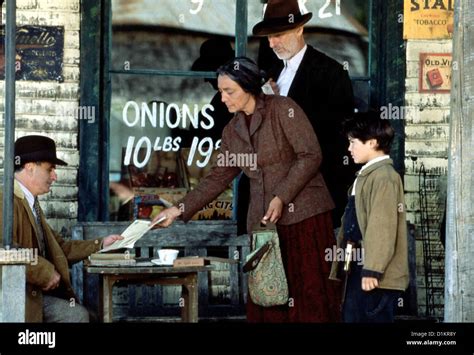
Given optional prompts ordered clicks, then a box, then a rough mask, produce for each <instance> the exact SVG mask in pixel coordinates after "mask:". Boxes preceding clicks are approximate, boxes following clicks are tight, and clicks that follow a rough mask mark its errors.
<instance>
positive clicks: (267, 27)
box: [253, 0, 313, 36]
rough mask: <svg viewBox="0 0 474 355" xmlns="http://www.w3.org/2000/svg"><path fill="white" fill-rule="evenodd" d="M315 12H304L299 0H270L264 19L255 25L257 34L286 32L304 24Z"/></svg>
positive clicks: (254, 31)
mask: <svg viewBox="0 0 474 355" xmlns="http://www.w3.org/2000/svg"><path fill="white" fill-rule="evenodd" d="M312 17H313V14H312V13H311V12H308V13H307V14H302V13H301V10H300V7H299V6H298V0H268V4H267V9H266V10H265V14H264V15H263V21H262V22H259V23H257V24H256V25H255V26H254V27H253V34H254V35H255V36H267V35H270V34H275V33H280V32H285V31H288V30H291V29H293V28H296V27H299V26H302V25H304V24H305V23H306V22H308V21H309V20H311V18H312Z"/></svg>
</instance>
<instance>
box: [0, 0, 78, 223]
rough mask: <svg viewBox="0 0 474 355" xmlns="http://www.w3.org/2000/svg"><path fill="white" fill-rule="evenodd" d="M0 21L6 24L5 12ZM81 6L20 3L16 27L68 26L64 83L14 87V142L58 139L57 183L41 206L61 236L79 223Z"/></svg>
mask: <svg viewBox="0 0 474 355" xmlns="http://www.w3.org/2000/svg"><path fill="white" fill-rule="evenodd" d="M2 17H3V18H5V6H3V14H2ZM80 18H81V15H80V0H17V26H23V25H36V26H64V56H63V78H64V81H63V82H57V81H25V80H19V81H17V83H16V138H17V137H21V136H24V135H30V134H39V135H45V136H48V137H50V138H52V139H54V140H55V141H56V143H57V146H58V155H59V158H60V159H63V160H65V161H66V162H68V163H69V165H68V166H67V167H58V169H57V174H58V181H57V183H55V184H54V185H53V187H52V190H51V192H50V193H49V194H47V195H44V196H42V198H41V199H40V201H41V205H42V207H43V209H44V211H45V213H46V216H47V218H48V221H49V222H50V224H51V226H52V227H53V228H54V229H56V230H57V231H58V232H59V231H61V229H62V228H63V227H65V228H66V229H69V228H70V226H71V225H72V224H74V223H75V221H76V218H77V170H78V166H79V151H78V149H79V148H78V127H79V124H78V117H77V112H78V105H79V58H80V55H79V51H80V48H79V37H80V36H79V30H80ZM0 100H1V102H0V112H1V120H0V121H1V126H0V155H1V158H2V159H3V144H4V132H3V127H4V122H3V114H4V81H2V82H0ZM2 169H3V163H2Z"/></svg>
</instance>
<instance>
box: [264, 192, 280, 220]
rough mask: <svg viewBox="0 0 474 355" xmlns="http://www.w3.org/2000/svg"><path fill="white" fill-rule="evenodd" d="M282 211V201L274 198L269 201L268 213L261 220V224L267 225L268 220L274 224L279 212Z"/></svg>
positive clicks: (276, 197)
mask: <svg viewBox="0 0 474 355" xmlns="http://www.w3.org/2000/svg"><path fill="white" fill-rule="evenodd" d="M282 210H283V201H282V200H281V199H280V198H279V197H278V196H275V197H274V198H273V200H271V201H270V205H269V206H268V211H267V213H266V214H265V216H264V217H263V218H262V223H263V224H267V222H268V220H270V222H272V223H276V222H277V221H278V220H279V219H280V217H281V211H282Z"/></svg>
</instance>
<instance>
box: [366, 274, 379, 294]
mask: <svg viewBox="0 0 474 355" xmlns="http://www.w3.org/2000/svg"><path fill="white" fill-rule="evenodd" d="M376 287H379V280H377V279H376V278H375V277H363V278H362V290H364V291H372V290H373V289H374V288H376Z"/></svg>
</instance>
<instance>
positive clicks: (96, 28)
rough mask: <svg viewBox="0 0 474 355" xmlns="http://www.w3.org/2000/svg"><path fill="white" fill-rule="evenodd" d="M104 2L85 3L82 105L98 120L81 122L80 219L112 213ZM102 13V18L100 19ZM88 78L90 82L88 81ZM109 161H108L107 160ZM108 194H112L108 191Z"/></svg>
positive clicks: (89, 219)
mask: <svg viewBox="0 0 474 355" xmlns="http://www.w3.org/2000/svg"><path fill="white" fill-rule="evenodd" d="M102 3H103V1H94V0H84V1H81V15H82V16H81V31H80V34H81V39H80V41H81V44H80V45H81V59H80V63H81V64H80V65H81V68H80V72H81V78H83V79H82V80H81V83H80V85H81V88H80V92H81V97H80V105H81V106H83V107H86V106H87V107H93V108H94V109H95V114H96V119H95V120H94V122H89V121H88V120H80V122H79V126H80V129H79V141H80V146H79V152H80V163H79V165H80V167H81V168H80V169H79V171H78V175H79V176H78V184H79V194H78V204H79V206H78V220H79V221H97V220H100V215H101V212H100V211H101V210H106V211H108V206H107V205H103V197H102V196H103V191H102V190H101V184H100V181H101V179H100V176H101V173H100V172H101V160H102V159H99V152H100V151H101V149H100V148H101V147H100V142H101V137H102V136H101V129H102V126H101V120H102V115H101V112H100V110H99V108H100V96H101V90H100V87H101V84H100V70H101V57H100V56H101V51H100V50H98V49H99V48H101V16H100V14H101V13H102V11H103V8H102V5H101V4H102ZM98 14H99V16H98ZM84 78H87V79H84ZM105 160H107V158H105ZM107 195H108V192H107Z"/></svg>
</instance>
